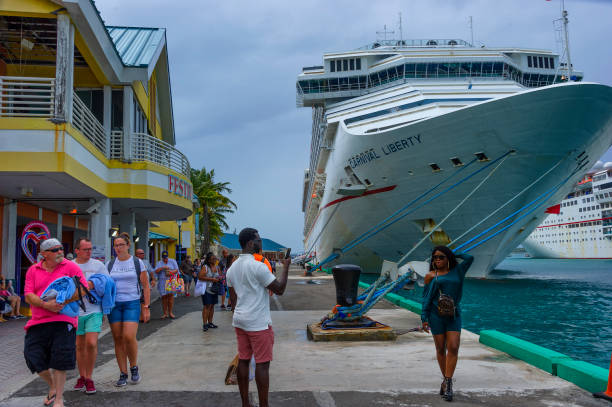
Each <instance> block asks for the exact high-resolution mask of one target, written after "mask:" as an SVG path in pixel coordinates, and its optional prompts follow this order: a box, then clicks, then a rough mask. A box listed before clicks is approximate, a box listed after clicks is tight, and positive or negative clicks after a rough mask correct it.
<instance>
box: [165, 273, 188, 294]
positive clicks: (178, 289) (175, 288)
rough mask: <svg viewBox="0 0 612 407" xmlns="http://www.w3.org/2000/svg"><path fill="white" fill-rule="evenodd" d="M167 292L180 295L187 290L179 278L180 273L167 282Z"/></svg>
mask: <svg viewBox="0 0 612 407" xmlns="http://www.w3.org/2000/svg"><path fill="white" fill-rule="evenodd" d="M165 288H166V292H167V293H172V294H180V293H182V292H183V290H184V289H185V282H184V281H183V279H182V278H179V277H178V273H177V274H175V275H173V276H172V277H171V278H169V279H167V280H166V287H165Z"/></svg>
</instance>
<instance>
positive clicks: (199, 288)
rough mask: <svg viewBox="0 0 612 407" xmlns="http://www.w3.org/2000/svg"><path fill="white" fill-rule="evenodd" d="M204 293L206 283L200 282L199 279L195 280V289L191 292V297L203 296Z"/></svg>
mask: <svg viewBox="0 0 612 407" xmlns="http://www.w3.org/2000/svg"><path fill="white" fill-rule="evenodd" d="M205 292H206V281H202V280H200V279H198V280H197V282H196V285H195V288H194V290H193V295H204V293H205Z"/></svg>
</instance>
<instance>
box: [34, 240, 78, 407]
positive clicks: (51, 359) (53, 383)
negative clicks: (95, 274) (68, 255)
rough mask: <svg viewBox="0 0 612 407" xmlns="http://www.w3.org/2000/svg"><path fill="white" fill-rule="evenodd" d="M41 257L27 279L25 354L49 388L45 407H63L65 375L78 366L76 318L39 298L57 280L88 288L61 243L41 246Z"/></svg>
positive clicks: (48, 243) (57, 241)
mask: <svg viewBox="0 0 612 407" xmlns="http://www.w3.org/2000/svg"><path fill="white" fill-rule="evenodd" d="M40 254H41V256H42V261H41V262H39V263H35V264H33V265H32V266H30V268H29V269H28V271H27V273H26V278H25V286H24V290H23V292H24V295H25V300H26V302H27V303H28V304H30V308H31V310H32V318H31V319H30V320H29V321H28V322H27V323H26V325H25V330H26V336H25V341H24V347H23V354H24V357H25V361H26V364H27V366H28V368H29V369H30V371H31V372H32V373H37V374H38V376H40V377H41V378H42V379H43V380H44V381H45V383H47V386H48V387H49V388H48V392H47V396H46V397H45V399H44V405H45V406H51V405H53V406H54V407H63V406H64V385H65V383H66V371H67V370H72V369H74V367H75V362H76V360H75V359H76V330H77V318H76V317H71V316H69V315H66V314H63V313H61V312H60V311H62V309H63V308H64V305H65V304H59V303H57V302H56V301H55V298H53V299H48V300H47V301H43V300H42V299H41V298H40V297H41V295H42V294H43V292H44V291H45V290H46V289H47V287H48V286H49V285H50V284H51V283H52V282H54V281H55V280H57V279H58V278H61V277H70V278H73V277H75V276H76V277H77V278H78V279H79V281H80V282H81V284H83V285H85V286H87V281H86V280H85V278H84V277H83V273H82V272H81V269H80V268H79V266H77V265H76V264H74V263H73V262H71V261H69V260H66V259H65V258H64V248H63V246H62V244H61V242H60V241H59V240H57V239H55V238H51V239H47V240H44V241H43V242H41V243H40Z"/></svg>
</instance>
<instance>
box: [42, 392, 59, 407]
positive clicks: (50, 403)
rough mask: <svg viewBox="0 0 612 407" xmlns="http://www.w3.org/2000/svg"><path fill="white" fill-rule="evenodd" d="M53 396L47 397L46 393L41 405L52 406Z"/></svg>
mask: <svg viewBox="0 0 612 407" xmlns="http://www.w3.org/2000/svg"><path fill="white" fill-rule="evenodd" d="M55 396H56V395H55V394H54V395H53V396H51V397H49V394H48V393H47V395H46V396H45V401H43V405H44V406H52V405H53V403H54V402H55Z"/></svg>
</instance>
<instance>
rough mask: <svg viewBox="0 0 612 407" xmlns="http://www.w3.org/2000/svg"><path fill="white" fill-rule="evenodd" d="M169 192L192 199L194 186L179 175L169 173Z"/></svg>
mask: <svg viewBox="0 0 612 407" xmlns="http://www.w3.org/2000/svg"><path fill="white" fill-rule="evenodd" d="M168 192H170V193H172V194H174V195H178V196H181V197H183V198H185V199H189V200H191V197H192V196H193V187H192V186H191V184H190V183H189V182H187V181H183V180H182V179H180V178H179V177H177V176H174V175H172V174H168Z"/></svg>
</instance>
